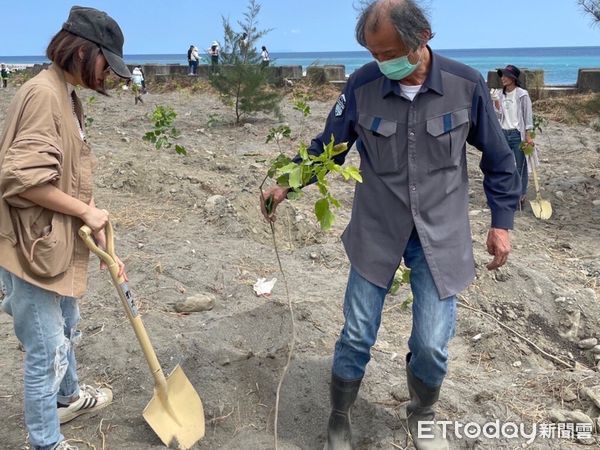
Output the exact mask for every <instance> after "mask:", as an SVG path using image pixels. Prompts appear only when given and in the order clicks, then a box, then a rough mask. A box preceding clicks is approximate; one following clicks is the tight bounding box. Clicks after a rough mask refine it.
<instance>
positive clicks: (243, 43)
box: [238, 33, 250, 61]
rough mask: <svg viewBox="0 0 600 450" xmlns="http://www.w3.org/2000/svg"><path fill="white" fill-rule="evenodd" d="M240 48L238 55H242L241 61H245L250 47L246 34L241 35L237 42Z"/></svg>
mask: <svg viewBox="0 0 600 450" xmlns="http://www.w3.org/2000/svg"><path fill="white" fill-rule="evenodd" d="M238 43H239V46H240V53H241V55H242V59H243V60H244V61H245V60H246V57H247V56H248V46H249V45H250V41H249V39H248V33H242V34H241V35H240V38H239V40H238Z"/></svg>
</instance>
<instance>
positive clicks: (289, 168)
mask: <svg viewBox="0 0 600 450" xmlns="http://www.w3.org/2000/svg"><path fill="white" fill-rule="evenodd" d="M296 167H298V164H296V163H295V162H290V163H288V164H286V165H285V166H283V167H280V168H279V170H278V172H279V174H280V175H281V174H286V173H290V172H291V171H292V170H294V169H295V168H296Z"/></svg>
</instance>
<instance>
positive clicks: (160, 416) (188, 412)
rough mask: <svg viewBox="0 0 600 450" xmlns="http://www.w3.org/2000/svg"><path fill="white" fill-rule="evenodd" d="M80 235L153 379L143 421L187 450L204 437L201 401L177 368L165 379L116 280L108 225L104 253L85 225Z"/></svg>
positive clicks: (124, 286) (170, 442)
mask: <svg viewBox="0 0 600 450" xmlns="http://www.w3.org/2000/svg"><path fill="white" fill-rule="evenodd" d="M79 236H80V237H81V239H83V241H84V242H85V245H87V247H88V248H89V249H90V250H91V251H92V252H93V253H95V254H96V255H97V256H98V257H99V258H100V259H101V260H102V261H104V263H106V265H107V266H108V270H109V271H110V275H111V278H112V281H113V284H114V285H115V287H116V288H117V292H118V294H119V297H120V299H121V302H122V303H123V306H124V307H125V312H126V313H127V318H128V319H129V321H130V322H131V325H132V326H133V330H134V331H135V335H136V337H137V339H138V341H139V343H140V346H141V347H142V350H143V352H144V356H145V357H146V361H147V362H148V366H149V367H150V371H151V372H152V376H153V377H154V395H153V396H152V399H151V400H150V402H149V403H148V404H147V405H146V408H145V409H144V412H143V416H144V419H145V420H146V422H148V425H150V427H151V428H152V429H153V430H154V432H155V433H156V434H157V435H158V437H159V438H160V440H161V441H162V442H163V443H164V444H165V445H166V446H167V447H171V445H175V444H176V445H178V446H179V448H180V449H183V450H187V449H189V448H190V447H191V446H192V445H194V444H195V443H196V442H197V441H198V440H200V439H202V437H204V409H203V407H202V401H201V400H200V397H199V396H198V393H197V392H196V390H195V389H194V387H193V386H192V383H190V380H188V378H187V377H186V375H185V373H183V369H181V367H179V365H177V367H175V369H173V372H171V374H170V375H169V376H168V377H166V378H165V375H164V373H163V371H162V369H161V367H160V363H159V362H158V358H157V357H156V353H155V352H154V349H153V348H152V344H151V343H150V339H149V338H148V334H147V333H146V329H145V328H144V324H143V323H142V319H141V317H140V315H139V313H138V310H137V307H136V306H135V302H134V300H133V295H132V293H131V291H130V290H129V286H127V283H126V282H125V279H124V278H123V277H119V266H118V264H117V263H116V254H115V243H114V237H113V228H112V225H111V223H110V222H108V223H107V225H106V251H103V250H101V249H100V248H99V247H98V246H97V245H96V243H95V242H94V240H93V239H92V230H91V229H90V228H89V227H88V226H86V225H84V226H82V227H81V228H80V229H79Z"/></svg>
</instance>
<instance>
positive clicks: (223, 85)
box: [210, 0, 281, 124]
mask: <svg viewBox="0 0 600 450" xmlns="http://www.w3.org/2000/svg"><path fill="white" fill-rule="evenodd" d="M259 12H260V4H259V3H257V2H256V0H250V2H249V4H248V8H247V11H246V13H244V21H243V22H242V21H239V22H238V25H239V26H240V28H241V31H240V32H239V33H238V32H236V31H234V29H233V28H232V26H231V24H230V23H229V19H226V18H224V17H223V19H222V20H223V29H224V45H223V47H222V48H221V52H220V55H219V56H220V65H219V66H218V68H217V70H216V71H215V72H214V73H212V74H211V77H210V83H211V85H212V86H213V87H214V88H215V89H216V90H217V92H218V93H219V95H220V96H221V100H222V101H223V103H224V104H225V105H228V106H231V107H233V109H234V112H235V123H236V124H239V123H240V122H241V121H242V118H243V117H246V116H252V115H254V114H255V113H257V112H264V113H267V114H270V113H275V114H276V115H279V103H280V101H281V94H280V93H279V92H278V91H277V90H275V89H273V88H272V87H271V86H270V83H269V81H270V80H269V71H267V70H264V69H263V68H262V67H261V57H260V55H259V54H258V52H257V51H256V48H255V46H256V45H257V44H258V43H259V40H260V39H261V38H262V37H263V36H264V35H265V34H267V33H268V32H269V31H270V30H262V31H258V30H257V29H256V26H257V24H258V22H257V17H258V13H259ZM243 34H246V38H245V39H243V37H242V36H243Z"/></svg>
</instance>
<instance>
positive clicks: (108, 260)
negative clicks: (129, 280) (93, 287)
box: [79, 221, 125, 284]
mask: <svg viewBox="0 0 600 450" xmlns="http://www.w3.org/2000/svg"><path fill="white" fill-rule="evenodd" d="M104 229H105V232H106V251H104V250H102V249H101V248H100V247H98V245H97V244H96V242H95V241H94V238H93V237H92V229H91V228H90V227H88V226H87V225H83V226H82V227H81V228H80V229H79V237H80V238H81V239H82V240H83V242H84V243H85V245H86V246H87V248H89V249H90V251H91V252H92V253H94V254H95V255H96V256H98V258H100V260H102V261H103V262H104V263H105V264H106V265H107V266H108V270H109V271H110V274H111V276H112V277H113V279H115V281H117V283H119V284H121V283H123V282H124V281H125V279H124V278H123V277H120V276H119V265H118V264H117V254H116V253H115V237H114V236H115V234H114V230H113V226H112V224H111V223H110V221H108V222H107V223H106V227H105V228H104Z"/></svg>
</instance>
